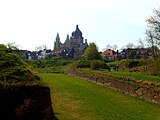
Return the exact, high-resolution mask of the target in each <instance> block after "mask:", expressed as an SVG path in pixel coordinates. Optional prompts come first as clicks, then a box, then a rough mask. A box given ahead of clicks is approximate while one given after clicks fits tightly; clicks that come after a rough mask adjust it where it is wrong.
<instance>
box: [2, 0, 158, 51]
mask: <svg viewBox="0 0 160 120" xmlns="http://www.w3.org/2000/svg"><path fill="white" fill-rule="evenodd" d="M158 1H159V0H135V1H128V0H121V1H118V0H95V1H90V0H81V1H79V0H77V1H76V2H75V1H74V0H68V1H63V0H59V1H55V0H46V1H44V0H27V1H26V0H14V1H12V0H5V1H2V0H0V16H1V19H0V26H1V27H0V43H4V44H7V43H13V42H15V43H16V44H17V45H21V46H22V47H20V49H26V50H32V51H33V50H35V48H36V47H38V46H41V45H47V46H48V48H49V49H53V46H54V41H55V38H56V34H57V33H59V35H60V40H61V42H62V43H63V42H64V41H65V39H66V37H67V34H69V35H71V33H72V32H73V31H74V30H75V28H76V25H78V26H79V29H80V30H81V31H82V33H83V37H84V39H87V40H88V43H90V42H95V43H96V44H97V46H98V48H99V50H100V51H102V50H103V49H104V48H105V47H106V46H107V45H108V44H110V45H111V46H113V45H117V46H118V49H120V48H122V47H123V46H124V45H126V44H128V43H133V44H135V45H136V44H137V41H138V39H142V40H143V39H145V29H146V26H147V24H146V22H145V20H146V18H148V17H149V16H150V15H152V14H153V9H158V7H160V5H159V2H158Z"/></svg>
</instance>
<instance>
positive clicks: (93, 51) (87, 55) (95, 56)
mask: <svg viewBox="0 0 160 120" xmlns="http://www.w3.org/2000/svg"><path fill="white" fill-rule="evenodd" d="M83 58H84V59H85V60H102V57H101V56H100V53H99V52H98V48H97V46H96V44H95V43H90V44H89V46H88V47H87V49H86V50H85V52H84V54H83Z"/></svg>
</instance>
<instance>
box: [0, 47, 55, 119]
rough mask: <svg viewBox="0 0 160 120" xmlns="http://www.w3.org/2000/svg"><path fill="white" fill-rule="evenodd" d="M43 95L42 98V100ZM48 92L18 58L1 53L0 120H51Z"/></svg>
mask: <svg viewBox="0 0 160 120" xmlns="http://www.w3.org/2000/svg"><path fill="white" fill-rule="evenodd" d="M42 94H43V96H42ZM51 104H52V103H51V98H50V88H49V87H48V86H46V84H44V82H43V80H42V79H41V78H40V77H39V76H37V75H36V74H35V73H34V72H33V71H32V70H31V69H30V67H29V66H28V65H27V64H26V63H25V62H24V61H23V60H22V59H20V57H19V56H18V55H15V54H13V53H11V52H10V51H9V50H8V49H6V50H1V51H0V106H1V107H0V114H1V116H0V119H2V118H3V119H6V120H8V119H14V120H51V119H53V109H52V105H51Z"/></svg>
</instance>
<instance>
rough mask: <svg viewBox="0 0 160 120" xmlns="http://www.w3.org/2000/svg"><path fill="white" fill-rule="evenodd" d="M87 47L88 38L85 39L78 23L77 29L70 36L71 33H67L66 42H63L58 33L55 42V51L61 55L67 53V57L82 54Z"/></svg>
mask: <svg viewBox="0 0 160 120" xmlns="http://www.w3.org/2000/svg"><path fill="white" fill-rule="evenodd" d="M87 47H88V43H87V39H85V41H84V38H83V36H82V32H81V31H80V29H79V27H78V25H77V26H76V30H75V31H73V32H72V34H71V36H70V37H69V35H67V38H66V40H65V42H64V43H61V41H60V37H59V34H58V33H57V36H56V40H55V42H54V51H55V53H57V54H59V55H61V54H63V55H64V54H66V55H65V57H70V58H72V57H76V56H79V55H82V54H83V53H84V51H85V49H86V48H87ZM71 54H72V55H71ZM73 54H74V55H73Z"/></svg>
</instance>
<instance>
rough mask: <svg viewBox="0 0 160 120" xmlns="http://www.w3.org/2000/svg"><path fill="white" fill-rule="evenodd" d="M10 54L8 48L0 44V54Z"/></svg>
mask: <svg viewBox="0 0 160 120" xmlns="http://www.w3.org/2000/svg"><path fill="white" fill-rule="evenodd" d="M6 52H8V48H7V47H6V46H5V45H4V44H0V53H6Z"/></svg>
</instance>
